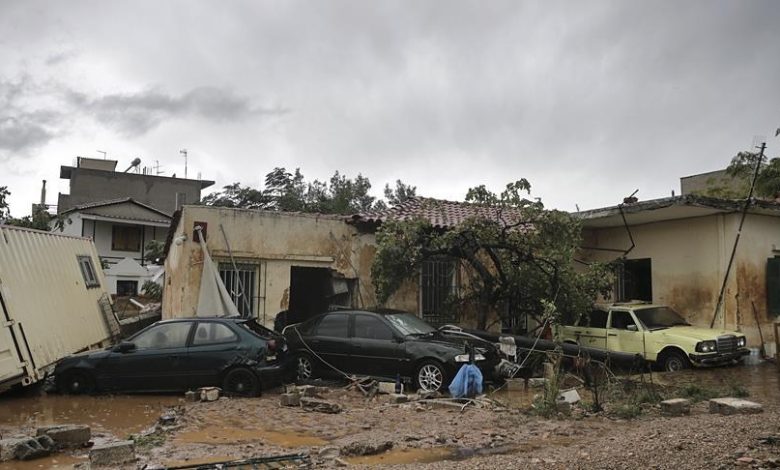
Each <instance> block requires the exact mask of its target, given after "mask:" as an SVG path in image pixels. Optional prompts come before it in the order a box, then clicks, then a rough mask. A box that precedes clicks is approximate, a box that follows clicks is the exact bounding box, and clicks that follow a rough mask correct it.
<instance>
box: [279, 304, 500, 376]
mask: <svg viewBox="0 0 780 470" xmlns="http://www.w3.org/2000/svg"><path fill="white" fill-rule="evenodd" d="M284 335H285V338H286V339H287V343H288V345H289V346H290V352H291V355H292V356H293V357H294V358H295V360H296V362H297V367H298V378H299V379H309V378H311V377H313V376H317V375H326V374H327V375H330V374H334V373H335V374H339V373H344V374H347V375H366V376H371V377H377V378H386V379H390V380H395V379H396V377H397V376H399V375H400V377H401V378H402V379H403V380H404V381H407V382H408V381H411V382H412V383H413V384H414V386H415V387H417V388H419V389H421V390H424V391H433V390H436V391H438V390H442V389H446V387H447V386H448V385H449V383H450V381H451V380H452V378H453V377H454V376H455V373H456V372H457V371H458V369H459V368H460V366H461V365H462V364H463V363H465V362H468V361H469V354H468V353H467V350H466V347H465V346H466V343H469V344H470V345H471V346H472V348H473V353H474V359H475V360H476V364H477V365H478V366H479V368H480V369H481V370H482V373H483V376H484V377H485V379H486V380H490V379H492V378H493V376H494V369H495V367H496V366H497V365H498V363H499V360H500V359H499V357H498V352H497V350H496V348H495V346H494V345H493V344H491V343H489V342H487V341H484V340H482V339H480V338H477V337H475V336H472V335H468V334H462V333H461V334H459V333H457V332H452V331H444V330H437V329H436V328H434V327H432V326H431V325H429V324H427V323H425V322H424V321H423V320H421V319H420V318H418V317H416V316H414V315H412V314H409V313H402V312H392V313H376V312H367V311H358V310H350V311H335V312H329V313H324V314H321V315H319V316H316V317H314V318H312V319H310V320H308V321H306V322H303V323H299V324H296V325H290V326H288V327H287V328H285V330H284Z"/></svg>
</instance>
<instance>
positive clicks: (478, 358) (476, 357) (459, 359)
mask: <svg viewBox="0 0 780 470" xmlns="http://www.w3.org/2000/svg"><path fill="white" fill-rule="evenodd" d="M474 360H475V361H484V360H485V356H483V355H482V354H479V353H477V354H474ZM455 362H469V355H468V354H458V355H457V356H455Z"/></svg>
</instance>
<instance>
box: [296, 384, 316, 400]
mask: <svg viewBox="0 0 780 470" xmlns="http://www.w3.org/2000/svg"><path fill="white" fill-rule="evenodd" d="M297 392H298V393H299V394H300V396H302V397H316V396H317V387H315V386H314V385H301V386H299V387H298V388H297Z"/></svg>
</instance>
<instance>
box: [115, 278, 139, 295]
mask: <svg viewBox="0 0 780 470" xmlns="http://www.w3.org/2000/svg"><path fill="white" fill-rule="evenodd" d="M116 295H118V296H119V297H132V296H134V295H138V281H116Z"/></svg>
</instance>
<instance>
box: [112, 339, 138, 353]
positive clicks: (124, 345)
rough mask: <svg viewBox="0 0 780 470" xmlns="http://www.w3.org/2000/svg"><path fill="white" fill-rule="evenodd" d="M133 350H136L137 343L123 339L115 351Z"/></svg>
mask: <svg viewBox="0 0 780 470" xmlns="http://www.w3.org/2000/svg"><path fill="white" fill-rule="evenodd" d="M133 350H135V344H134V343H130V342H127V341H122V342H121V343H119V344H117V345H116V346H114V352H120V353H126V352H130V351H133Z"/></svg>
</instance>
